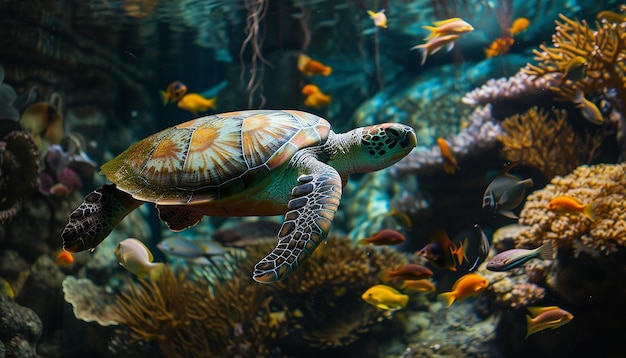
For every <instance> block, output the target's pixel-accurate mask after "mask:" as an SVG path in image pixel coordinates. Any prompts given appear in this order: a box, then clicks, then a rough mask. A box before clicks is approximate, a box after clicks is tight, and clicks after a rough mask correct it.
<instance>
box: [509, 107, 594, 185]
mask: <svg viewBox="0 0 626 358" xmlns="http://www.w3.org/2000/svg"><path fill="white" fill-rule="evenodd" d="M552 113H553V116H550V115H549V113H548V112H546V111H544V110H543V109H537V107H536V106H535V107H532V108H530V109H529V110H528V111H527V112H526V113H524V114H515V115H513V116H511V117H508V118H507V119H505V120H504V121H503V122H502V129H503V131H504V133H503V134H500V135H498V137H497V139H498V141H500V142H501V143H502V145H503V148H502V151H503V153H504V156H505V157H506V159H508V160H510V161H513V162H515V161H523V162H524V163H525V164H527V165H530V166H533V167H535V168H537V169H539V170H541V172H542V173H543V174H544V175H545V176H546V178H548V179H551V178H553V177H554V176H555V175H565V174H567V173H569V172H570V171H571V170H572V169H574V168H575V167H576V166H578V165H580V164H584V163H589V162H590V161H591V160H592V159H593V158H594V157H595V156H596V155H597V153H598V149H599V147H600V146H601V145H602V136H601V133H600V132H599V131H597V132H596V133H595V134H594V135H591V134H589V133H587V134H586V135H585V136H584V137H583V136H581V135H579V134H577V133H576V132H575V131H574V130H573V129H572V127H571V126H570V125H569V124H568V123H567V120H566V118H567V112H566V111H565V110H556V109H555V110H553V112H552ZM549 117H553V118H549Z"/></svg>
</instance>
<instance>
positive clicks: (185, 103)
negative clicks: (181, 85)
mask: <svg viewBox="0 0 626 358" xmlns="http://www.w3.org/2000/svg"><path fill="white" fill-rule="evenodd" d="M176 105H177V106H178V108H180V109H184V110H185V111H189V112H191V113H193V114H198V113H200V112H206V111H208V110H209V109H212V110H216V109H217V97H213V98H204V97H203V96H201V95H199V94H197V93H188V94H186V95H184V96H183V98H181V100H180V101H178V103H176Z"/></svg>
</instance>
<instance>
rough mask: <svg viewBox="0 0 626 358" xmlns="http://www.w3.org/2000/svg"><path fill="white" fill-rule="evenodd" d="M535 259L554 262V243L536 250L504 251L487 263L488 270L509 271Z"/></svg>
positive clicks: (547, 243) (548, 243)
mask: <svg viewBox="0 0 626 358" xmlns="http://www.w3.org/2000/svg"><path fill="white" fill-rule="evenodd" d="M534 258H540V259H543V260H552V243H550V242H546V243H545V244H543V245H541V246H539V247H538V248H536V249H534V250H526V249H511V250H506V251H502V252H501V253H499V254H497V255H496V256H494V257H493V258H492V259H491V261H489V262H487V270H490V271H508V270H511V269H514V268H516V267H519V266H521V265H523V264H524V263H526V262H527V261H529V260H531V259H534Z"/></svg>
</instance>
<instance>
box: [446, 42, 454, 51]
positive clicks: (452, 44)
mask: <svg viewBox="0 0 626 358" xmlns="http://www.w3.org/2000/svg"><path fill="white" fill-rule="evenodd" d="M453 48H454V41H452V42H450V43H449V44H447V45H446V51H448V52H450V51H452V49H453Z"/></svg>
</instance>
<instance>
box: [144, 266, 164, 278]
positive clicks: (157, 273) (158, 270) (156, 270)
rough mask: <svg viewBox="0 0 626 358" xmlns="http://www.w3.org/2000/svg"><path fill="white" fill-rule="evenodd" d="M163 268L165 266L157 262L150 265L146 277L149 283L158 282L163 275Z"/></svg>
mask: <svg viewBox="0 0 626 358" xmlns="http://www.w3.org/2000/svg"><path fill="white" fill-rule="evenodd" d="M164 268H165V264H164V263H162V262H158V263H155V264H153V265H152V267H151V268H150V272H148V277H150V281H158V280H159V278H160V277H161V274H163V269H164Z"/></svg>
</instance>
